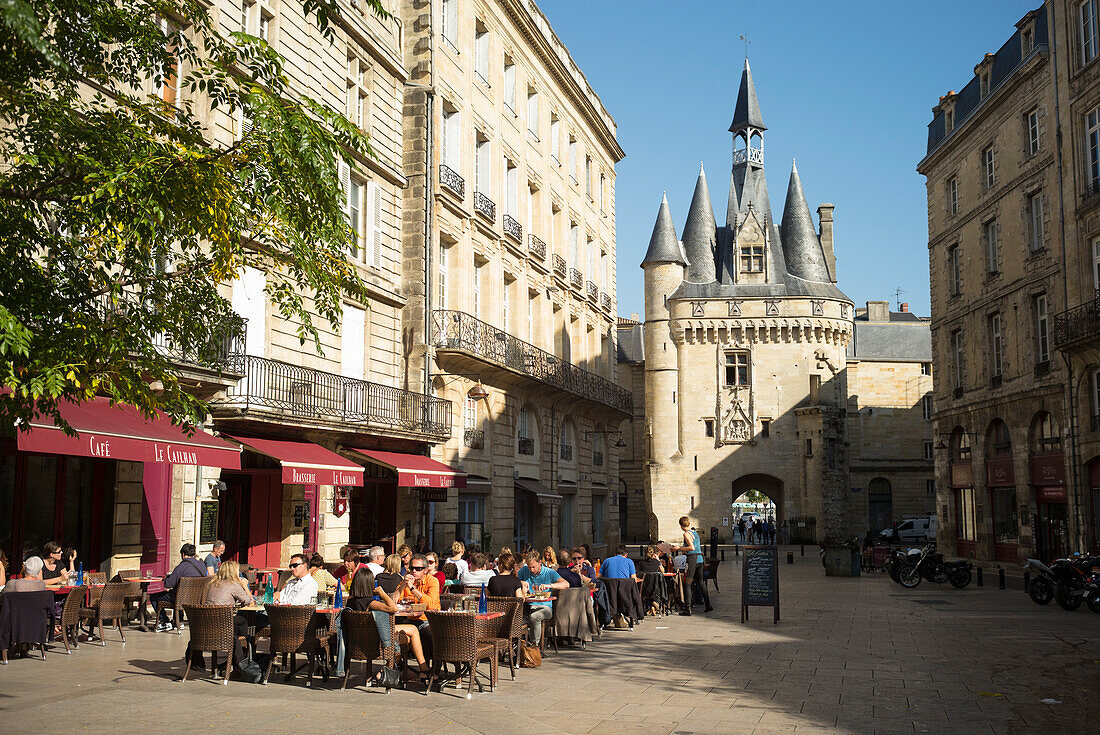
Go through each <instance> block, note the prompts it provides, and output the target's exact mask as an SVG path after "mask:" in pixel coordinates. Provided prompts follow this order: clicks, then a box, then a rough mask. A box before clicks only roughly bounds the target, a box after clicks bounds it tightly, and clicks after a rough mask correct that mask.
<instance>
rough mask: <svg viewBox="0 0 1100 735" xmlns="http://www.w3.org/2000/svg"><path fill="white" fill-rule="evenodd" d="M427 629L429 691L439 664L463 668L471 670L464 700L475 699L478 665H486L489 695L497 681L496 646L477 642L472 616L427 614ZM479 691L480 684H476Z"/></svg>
mask: <svg viewBox="0 0 1100 735" xmlns="http://www.w3.org/2000/svg"><path fill="white" fill-rule="evenodd" d="M424 614H425V615H426V616H427V618H428V625H429V626H431V630H432V673H431V676H430V677H429V678H428V691H431V689H432V684H433V683H435V680H436V677H438V676H439V667H440V664H442V663H445V662H446V663H456V664H466V665H467V666H469V667H470V672H469V674H470V682H469V685H468V687H467V689H466V699H472V698H473V696H474V680H475V679H477V665H478V663H479V662H481V661H484V660H486V659H488V661H489V691H490V692H491V691H493V688H494V686H495V685H496V681H497V655H496V650H497V649H496V646H494V645H493V644H492V643H488V642H484V643H483V642H481V641H479V640H478V639H477V624H476V623H477V620H476V619H475V618H474V614H473V613H458V612H437V611H435V610H427V611H425V613H424ZM478 691H481V682H478Z"/></svg>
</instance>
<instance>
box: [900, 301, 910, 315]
mask: <svg viewBox="0 0 1100 735" xmlns="http://www.w3.org/2000/svg"><path fill="white" fill-rule="evenodd" d="M907 311H909V302H908V301H906V302H904V303H903V304H902V305H901V312H902V313H903V314H904V313H906V312H907Z"/></svg>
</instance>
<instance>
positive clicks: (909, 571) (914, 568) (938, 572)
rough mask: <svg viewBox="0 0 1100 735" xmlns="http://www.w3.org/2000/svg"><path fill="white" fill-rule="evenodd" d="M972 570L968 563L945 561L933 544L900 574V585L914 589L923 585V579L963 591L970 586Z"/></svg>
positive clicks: (923, 550)
mask: <svg viewBox="0 0 1100 735" xmlns="http://www.w3.org/2000/svg"><path fill="white" fill-rule="evenodd" d="M971 568H972V565H971V563H970V562H968V561H945V560H944V558H943V554H941V553H939V552H937V551H936V545H935V544H934V543H931V544H927V545H926V546H925V547H924V548H923V549H921V554H920V558H919V559H917V561H916V563H915V564H912V565H907V566H905V567H904V568H903V569H902V570H901V571H900V572H899V573H898V584H900V585H901V586H902V587H905V588H906V589H913V588H914V587H916V586H917V585H919V584H920V583H921V579H927V580H928V581H929V582H935V583H936V584H943V583H944V582H950V583H951V586H952V587H954V588H956V589H962V588H963V587H966V586H967V585H968V584H970V578H971V573H970V570H971Z"/></svg>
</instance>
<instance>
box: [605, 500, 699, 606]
mask: <svg viewBox="0 0 1100 735" xmlns="http://www.w3.org/2000/svg"><path fill="white" fill-rule="evenodd" d="M680 530H681V531H683V533H684V545H683V546H674V547H672V548H673V551H682V552H684V553H685V554H687V570H686V571H685V572H684V581H685V582H687V581H689V580H690V581H691V593H690V594H689V595H687V598H688V599H687V600H685V601H684V607H685V608H686V609H685V610H684V611H683V612H681V613H680V614H681V615H691V606H692V604H693V603H694V602H695V599H696V598H697V597H702V598H703V605H704V608H703V611H704V612H710V611H711V610H712V609H713V608H712V607H711V606H710V595H709V594H708V593H707V588H706V585H704V584H703V544H702V542H701V541H700V540H699V532H698V531H696V530H695V529H693V528H691V519H690V518H688V517H687V516H682V517H681V518H680ZM624 548H625V547H624Z"/></svg>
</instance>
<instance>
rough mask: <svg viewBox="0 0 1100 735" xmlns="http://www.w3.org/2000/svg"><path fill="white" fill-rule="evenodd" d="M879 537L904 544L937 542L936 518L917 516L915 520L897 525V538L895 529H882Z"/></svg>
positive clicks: (907, 519)
mask: <svg viewBox="0 0 1100 735" xmlns="http://www.w3.org/2000/svg"><path fill="white" fill-rule="evenodd" d="M879 536H881V537H882V538H883V539H885V540H888V541H889V540H895V541H900V542H901V543H903V544H907V543H924V542H926V541H929V540H935V538H936V517H935V516H917V517H915V518H906V519H905V520H903V521H902V522H901V523H899V524H897V534H896V537H895V529H894V528H884V529H882V533H880V534H879Z"/></svg>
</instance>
